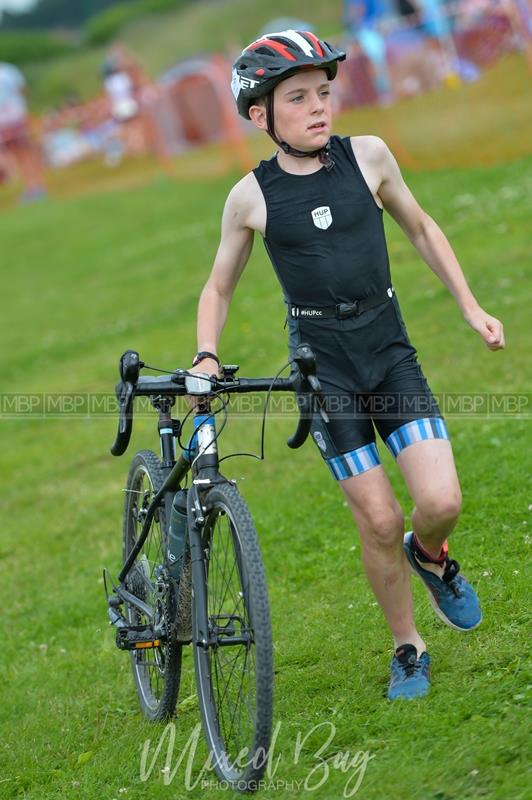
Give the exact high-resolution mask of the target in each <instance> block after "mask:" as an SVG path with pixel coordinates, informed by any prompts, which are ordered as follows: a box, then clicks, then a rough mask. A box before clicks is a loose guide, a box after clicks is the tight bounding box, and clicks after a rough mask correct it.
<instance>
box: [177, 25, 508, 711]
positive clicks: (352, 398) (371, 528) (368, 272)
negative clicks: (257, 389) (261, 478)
mask: <svg viewBox="0 0 532 800" xmlns="http://www.w3.org/2000/svg"><path fill="white" fill-rule="evenodd" d="M344 58H345V53H343V52H341V51H339V50H337V49H336V48H334V47H332V46H331V45H329V44H328V43H327V42H324V41H321V40H319V39H318V38H317V37H316V36H314V34H312V33H309V32H306V31H294V30H289V31H283V32H281V33H272V34H268V35H266V36H264V37H262V38H261V39H259V40H257V41H255V42H253V43H251V44H250V45H249V46H248V47H247V48H246V49H245V50H244V51H243V52H242V54H241V55H240V57H239V58H238V59H237V61H236V62H235V65H234V68H233V80H232V89H233V94H234V96H235V99H236V103H237V107H238V111H239V113H240V114H241V115H242V116H243V117H245V118H248V119H251V120H252V122H253V123H254V124H255V125H256V126H257V128H260V129H261V130H263V131H265V132H267V133H268V134H269V135H270V136H271V138H272V139H273V140H274V141H275V143H276V144H277V146H278V150H277V152H276V154H275V155H274V156H273V157H272V158H271V159H270V160H268V161H261V163H260V164H259V166H258V167H257V168H256V169H254V170H253V171H252V172H250V173H249V174H248V175H246V176H245V177H244V178H242V180H241V181H239V183H237V184H236V186H234V187H233V189H232V190H231V192H230V193H229V196H228V198H227V202H226V205H225V209H224V213H223V218H222V235H221V242H220V246H219V249H218V252H217V254H216V258H215V261H214V266H213V269H212V272H211V275H210V277H209V279H208V281H207V283H206V285H205V287H204V289H203V291H202V294H201V297H200V301H199V307H198V353H197V355H196V357H195V359H194V361H193V365H194V368H195V370H196V371H201V372H207V373H209V374H212V373H215V372H217V370H218V367H219V365H220V362H219V359H218V356H217V346H218V341H219V338H220V334H221V331H222V328H223V326H224V323H225V321H226V318H227V313H228V310H229V305H230V301H231V297H232V294H233V291H234V289H235V286H236V284H237V282H238V279H239V277H240V275H241V274H242V271H243V270H244V267H245V265H246V263H247V261H248V258H249V255H250V253H251V248H252V245H253V237H254V233H255V231H257V232H259V233H260V235H261V236H262V237H263V241H264V244H265V246H266V250H267V252H268V255H269V257H270V259H271V261H272V264H273V267H274V269H275V271H276V273H277V277H278V279H279V281H280V283H281V286H282V289H283V293H284V297H285V302H286V303H287V308H288V325H289V348H290V351H291V352H292V351H293V349H294V348H295V347H296V346H297V344H298V343H299V342H301V341H305V342H308V343H309V344H310V346H311V347H312V349H313V350H314V352H315V354H316V359H317V371H318V377H319V379H320V381H321V383H322V387H323V389H324V391H325V392H326V393H327V394H328V395H330V398H333V399H334V402H335V406H334V407H335V408H336V409H337V410H338V411H337V413H334V412H331V413H330V415H329V416H330V422H329V423H328V424H327V425H325V424H324V423H323V422H322V421H321V419H320V418H316V419H315V421H314V422H313V426H312V435H313V438H314V441H315V442H316V444H317V446H318V448H319V451H320V454H321V456H322V458H323V459H324V461H325V462H326V464H327V465H328V467H329V469H330V471H331V472H332V475H333V476H334V478H335V479H336V480H338V481H339V483H340V486H341V488H342V490H343V491H344V493H345V496H346V499H347V502H348V505H349V507H350V509H351V512H352V514H353V517H354V520H355V523H356V525H357V528H358V530H359V532H360V539H361V551H362V560H363V564H364V568H365V571H366V575H367V577H368V580H369V582H370V584H371V587H372V589H373V592H374V594H375V597H376V598H377V600H378V602H379V605H380V606H381V608H382V611H383V613H384V616H385V618H386V621H387V623H388V625H389V628H390V631H391V633H392V636H393V640H394V650H395V652H394V656H393V658H392V661H391V680H390V685H389V689H388V697H389V699H390V700H394V699H396V698H399V697H404V698H414V697H418V696H421V695H424V694H426V693H427V692H428V689H429V673H430V658H429V655H428V653H427V648H426V645H425V642H424V641H423V639H422V637H421V636H420V634H419V633H418V631H417V629H416V626H415V623H414V614H413V605H412V594H411V588H410V571H411V570H412V571H414V572H415V573H417V574H418V575H419V577H420V578H421V579H422V580H423V581H424V583H425V585H426V587H427V590H428V592H429V597H430V599H431V602H432V605H433V607H434V610H435V612H436V613H437V614H438V616H439V617H440V618H441V619H442V620H443V621H444V622H445V623H446V624H447V625H450V626H451V627H452V628H455V629H456V630H461V631H467V630H471V629H473V628H476V627H477V625H479V624H480V622H481V619H482V613H481V609H480V604H479V601H478V598H477V596H476V594H475V591H474V590H473V588H472V587H471V585H470V584H469V583H468V582H467V581H466V579H465V578H464V577H463V575H462V574H461V573H460V567H459V565H458V563H457V562H456V561H455V560H454V559H451V558H450V557H449V555H448V550H447V537H448V536H449V534H450V533H451V532H452V530H453V528H454V526H455V524H456V521H457V519H458V515H459V512H460V506H461V493H460V485H459V483H458V478H457V474H456V469H455V465H454V460H453V454H452V450H451V445H450V442H449V436H448V433H447V428H446V425H445V422H444V420H443V418H442V416H441V414H440V411H439V409H438V406H437V403H436V401H435V399H434V397H433V396H432V393H431V391H430V389H429V386H428V384H427V381H426V379H425V377H424V375H423V372H422V371H421V368H420V366H419V364H418V362H417V359H416V351H415V349H414V347H413V346H412V344H411V342H410V340H409V338H408V334H407V332H406V328H405V325H404V322H403V320H402V317H401V313H400V310H399V304H398V301H397V298H396V296H395V292H394V290H393V288H392V283H391V278H390V268H389V260H388V251H387V247H386V241H385V236H384V227H383V219H382V217H383V209H385V210H386V211H388V213H390V214H391V215H392V217H393V218H394V219H395V220H396V221H397V222H398V223H399V225H400V226H401V227H402V229H403V230H404V232H405V233H406V235H407V236H408V238H409V239H410V241H411V242H412V244H413V245H414V247H415V248H416V249H417V251H418V252H419V254H420V255H421V257H422V258H423V259H424V261H425V262H426V263H427V264H428V266H429V267H430V268H431V269H432V270H433V272H434V273H435V274H436V275H437V276H438V278H439V279H440V280H441V281H442V282H443V283H444V284H445V286H446V287H447V288H448V289H449V291H450V292H451V294H452V295H453V296H454V298H455V300H456V302H457V303H458V306H459V308H460V310H461V311H462V314H463V316H464V318H465V320H466V322H467V323H468V324H469V325H470V326H471V328H473V330H474V331H476V332H477V333H478V334H479V335H480V336H481V337H482V338H483V339H484V341H485V343H486V345H487V346H488V347H489V348H490V349H491V350H497V349H499V348H502V347H504V333H503V327H502V324H501V323H500V322H499V320H497V319H495V318H494V317H492V316H490V315H489V314H487V313H486V312H485V311H484V310H483V309H482V308H481V307H480V306H479V304H478V303H477V301H476V300H475V298H474V296H473V294H472V293H471V290H470V289H469V287H468V285H467V283H466V280H465V278H464V275H463V273H462V270H461V268H460V265H459V264H458V261H457V259H456V256H455V255H454V253H453V251H452V249H451V246H450V244H449V242H448V241H447V239H446V238H445V236H444V234H443V233H442V231H441V230H440V228H439V227H438V225H437V224H436V223H435V222H434V220H432V219H431V218H430V217H429V216H428V214H426V213H425V212H424V211H423V210H422V209H421V208H420V206H419V205H418V203H417V202H416V200H415V198H414V197H413V195H412V194H411V192H410V190H409V189H408V187H407V186H406V184H405V182H404V180H403V178H402V176H401V173H400V171H399V167H398V165H397V163H396V161H395V159H394V157H393V156H392V154H391V153H390V151H389V150H388V148H387V146H386V145H385V144H384V142H383V141H381V140H380V139H378V138H377V137H375V136H355V137H351V138H349V137H346V138H340V137H338V136H334V135H331V125H332V115H331V98H330V90H329V83H330V81H331V80H333V79H334V78H335V76H336V73H337V69H338V62H339V61H343V60H344ZM413 399H414V400H415V402H412V400H413ZM383 408H385V409H386V413H385V414H383V413H378V411H379V410H382V409H383ZM375 428H376V429H377V431H378V433H379V435H380V437H381V438H382V439H383V441H384V442H385V444H386V445H387V447H388V448H389V449H390V451H391V452H392V454H393V456H394V457H395V458H396V460H397V464H398V466H399V469H400V470H401V473H402V474H403V477H404V479H405V481H406V484H407V487H408V490H409V492H410V495H411V497H412V500H413V502H414V504H415V508H414V512H413V515H412V522H413V531H411V532H409V533H407V534H406V536H404V539H403V533H404V516H403V512H402V510H401V507H400V506H399V503H398V502H397V500H396V498H395V496H394V494H393V492H392V489H391V485H390V482H389V480H388V478H387V476H386V474H385V472H384V470H383V468H382V466H381V463H380V459H379V455H378V452H377V448H376V444H375Z"/></svg>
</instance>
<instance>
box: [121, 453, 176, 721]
mask: <svg viewBox="0 0 532 800" xmlns="http://www.w3.org/2000/svg"><path fill="white" fill-rule="evenodd" d="M162 484H163V474H162V471H161V464H160V461H159V459H158V458H157V456H156V455H155V453H153V452H152V451H151V450H141V451H140V452H139V453H137V455H136V456H135V458H134V459H133V461H132V464H131V468H130V470H129V475H128V481H127V486H126V497H125V506H124V531H123V535H124V540H123V556H124V562H125V561H126V559H127V557H128V555H129V553H130V552H131V550H132V549H133V546H134V545H135V543H136V541H137V540H138V538H139V536H140V532H141V530H142V526H143V523H144V520H145V518H146V513H147V510H148V506H149V505H150V503H151V501H152V499H153V497H154V495H155V494H156V493H157V491H158V490H159V489H160V488H161V486H162ZM167 524H168V523H167V520H166V514H165V510H164V508H163V506H159V508H158V509H157V510H156V512H155V516H154V518H153V520H152V523H151V527H150V531H149V534H148V537H147V539H146V541H145V542H144V545H143V547H142V550H141V551H140V553H139V555H138V556H137V559H136V561H135V563H134V565H133V566H132V568H131V570H130V572H129V574H128V576H127V578H126V588H127V589H128V591H129V592H131V593H132V594H134V595H135V596H136V597H138V598H139V599H140V600H142V601H143V602H144V603H145V604H146V605H147V606H148V608H149V612H150V613H149V614H148V613H143V612H141V611H139V610H138V609H137V608H136V607H135V606H133V605H131V604H129V605H128V604H126V619H127V620H128V623H129V624H130V625H136V626H151V627H153V628H154V629H155V630H156V631H158V632H159V633H160V634H161V635H160V636H157V640H158V641H160V644H159V645H158V646H156V647H150V648H147V649H139V650H132V651H131V668H132V670H133V678H134V681H135V686H136V689H137V694H138V696H139V701H140V706H141V709H142V711H143V713H144V714H145V716H146V717H147V718H148V719H150V720H154V721H155V720H165V719H168V718H169V717H171V716H172V715H173V713H174V711H175V706H176V701H177V695H178V692H179V682H180V678H181V650H182V646H181V644H180V643H179V642H178V639H177V635H176V626H175V617H176V609H177V588H176V583H175V581H173V580H172V578H171V577H170V575H169V574H168V572H167V570H166V568H165V558H164V552H165V548H166V546H167V541H168V531H167Z"/></svg>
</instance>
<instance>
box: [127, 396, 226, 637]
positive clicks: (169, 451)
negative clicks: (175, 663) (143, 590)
mask: <svg viewBox="0 0 532 800" xmlns="http://www.w3.org/2000/svg"><path fill="white" fill-rule="evenodd" d="M152 402H153V405H154V407H155V408H157V409H158V411H159V425H158V428H159V436H160V440H161V454H162V470H163V474H165V480H164V483H163V485H162V486H161V488H160V490H159V491H158V492H157V494H156V495H155V496H154V497H153V499H152V501H151V502H150V505H149V506H148V508H147V511H146V517H145V519H144V523H143V526H142V530H141V533H140V536H139V538H138V540H137V542H136V544H135V546H134V547H133V549H132V551H131V553H130V554H129V556H128V559H127V561H126V563H125V564H124V567H123V568H122V571H121V572H120V574H119V576H118V580H119V581H120V586H119V587H116V593H117V594H118V596H119V597H120V598H121V599H122V600H124V601H126V600H127V602H128V603H129V604H130V605H133V606H135V607H136V608H138V609H139V611H141V612H142V613H144V614H146V613H147V612H148V616H149V617H150V616H151V612H150V609H149V608H148V607H147V606H146V604H145V603H143V602H142V600H139V599H138V598H136V597H135V596H134V595H132V594H131V593H130V592H128V591H127V590H126V589H125V588H123V587H124V582H125V579H126V577H127V574H128V572H129V570H130V569H131V567H132V566H133V564H134V563H135V559H136V558H137V556H138V554H139V553H140V551H141V549H142V547H143V545H144V542H145V541H146V538H147V536H148V534H149V531H150V527H151V523H152V520H153V516H154V514H155V511H156V510H157V508H158V507H159V506H160V505H161V504H162V503H163V502H164V504H165V511H166V515H167V519H170V512H171V506H172V498H173V495H174V494H175V492H176V491H177V490H178V489H179V488H180V484H181V481H182V480H183V479H184V478H185V476H186V475H187V473H188V472H189V471H192V475H193V480H192V485H191V487H190V489H189V492H188V500H187V503H188V510H187V516H188V536H189V544H190V557H191V562H192V571H193V574H194V579H195V582H194V585H195V586H204V585H205V579H206V576H205V562H204V559H203V557H202V550H203V545H202V541H201V527H202V525H203V523H204V521H205V517H204V507H203V505H202V503H201V499H200V491H201V488H204V489H208V487H209V486H212V485H213V484H214V483H218V482H222V481H223V482H226V481H227V480H228V479H227V478H225V477H224V476H223V475H221V474H220V472H219V471H218V448H217V446H216V428H215V423H214V416H213V415H212V414H211V413H210V402H209V401H208V400H206V401H204V402H203V403H202V405H201V406H200V407H198V409H197V410H196V412H195V414H194V427H195V428H196V431H195V433H194V434H193V436H192V438H191V441H190V443H189V446H188V448H187V449H186V450H184V451H183V452H182V453H181V455H180V457H179V458H178V459H177V461H176V458H175V442H174V433H175V426H174V421H173V420H172V418H171V413H170V412H171V408H172V405H173V403H174V401H173V399H171V398H168V397H156V398H154V399H153V401H152ZM194 441H196V442H197V444H195V445H194ZM196 450H197V455H194V453H195V452H196ZM186 453H188V456H191V458H192V460H190V459H189V457H187V455H186ZM194 617H195V623H196V626H195V627H196V630H195V631H193V634H194V640H195V641H196V643H197V644H198V645H199V646H201V647H208V645H209V635H208V622H207V604H206V599H205V594H204V593H200V595H199V596H198V594H196V595H195V615H194ZM234 643H235V644H237V643H239V642H238V641H237V640H236V639H235V640H234Z"/></svg>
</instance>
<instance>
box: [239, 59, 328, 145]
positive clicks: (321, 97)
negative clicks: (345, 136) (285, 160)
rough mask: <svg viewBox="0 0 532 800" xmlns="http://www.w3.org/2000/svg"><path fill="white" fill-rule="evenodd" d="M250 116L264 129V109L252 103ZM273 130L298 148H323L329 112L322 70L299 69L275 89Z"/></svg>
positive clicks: (324, 76) (325, 79)
mask: <svg viewBox="0 0 532 800" xmlns="http://www.w3.org/2000/svg"><path fill="white" fill-rule="evenodd" d="M250 116H251V118H252V120H253V122H254V123H255V124H256V125H257V127H259V128H262V130H266V128H267V123H266V109H265V107H264V106H252V108H251V109H250ZM274 120H275V133H276V134H277V136H278V137H279V138H280V139H281V140H282V141H285V142H288V144H290V145H291V146H292V147H295V148H297V149H299V150H308V151H309V152H310V151H311V150H317V149H318V148H320V147H324V145H326V144H327V142H328V141H329V137H330V135H331V125H332V112H331V96H330V88H329V80H328V78H327V73H326V72H325V70H323V69H310V70H308V71H306V70H302V71H301V72H298V73H297V74H296V75H292V76H291V77H290V78H287V79H286V80H284V81H281V83H279V84H278V85H277V86H276V87H275V89H274Z"/></svg>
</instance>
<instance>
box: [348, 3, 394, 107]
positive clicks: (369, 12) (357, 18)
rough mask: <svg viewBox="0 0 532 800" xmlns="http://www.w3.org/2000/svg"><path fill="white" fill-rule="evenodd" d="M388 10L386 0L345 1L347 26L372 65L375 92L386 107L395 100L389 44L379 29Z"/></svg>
mask: <svg viewBox="0 0 532 800" xmlns="http://www.w3.org/2000/svg"><path fill="white" fill-rule="evenodd" d="M386 10H387V8H386V5H385V4H384V0H344V25H345V27H346V29H347V31H348V33H349V35H350V37H351V38H352V39H353V41H355V42H356V43H357V44H358V45H359V47H360V48H361V50H362V52H363V53H364V55H365V56H366V57H367V59H368V60H369V62H370V64H371V69H372V78H373V83H374V86H375V91H376V93H377V97H378V101H379V103H381V104H382V105H388V104H389V103H390V102H391V100H392V95H391V83H390V74H389V70H388V61H387V56H386V41H385V39H384V37H383V35H382V33H381V31H380V29H379V25H380V22H381V19H382V17H383V15H384V14H385V13H386Z"/></svg>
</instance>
